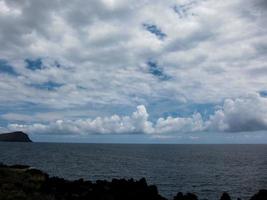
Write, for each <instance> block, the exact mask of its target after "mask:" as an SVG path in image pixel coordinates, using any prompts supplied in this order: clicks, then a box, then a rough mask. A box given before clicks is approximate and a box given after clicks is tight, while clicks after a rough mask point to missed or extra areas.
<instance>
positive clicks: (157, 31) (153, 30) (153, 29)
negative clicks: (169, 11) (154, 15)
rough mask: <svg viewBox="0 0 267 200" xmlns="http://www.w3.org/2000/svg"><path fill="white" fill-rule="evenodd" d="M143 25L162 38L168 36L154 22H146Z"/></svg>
mask: <svg viewBox="0 0 267 200" xmlns="http://www.w3.org/2000/svg"><path fill="white" fill-rule="evenodd" d="M143 26H144V27H145V29H146V30H147V31H149V32H150V33H152V34H154V35H155V36H156V37H157V38H158V39H160V40H164V39H165V38H166V37H167V34H166V33H164V32H163V31H162V30H161V29H160V28H159V27H157V26H156V25H154V24H147V23H144V24H143Z"/></svg>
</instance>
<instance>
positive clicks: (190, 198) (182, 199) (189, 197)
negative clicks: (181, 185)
mask: <svg viewBox="0 0 267 200" xmlns="http://www.w3.org/2000/svg"><path fill="white" fill-rule="evenodd" d="M173 200H198V198H197V196H196V195H195V194H193V193H187V194H185V195H184V194H183V193H182V192H178V193H177V195H176V196H175V197H174V198H173Z"/></svg>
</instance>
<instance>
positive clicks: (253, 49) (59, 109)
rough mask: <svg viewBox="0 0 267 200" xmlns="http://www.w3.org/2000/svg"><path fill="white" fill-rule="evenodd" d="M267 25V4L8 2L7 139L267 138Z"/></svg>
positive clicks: (0, 118) (208, 0)
mask: <svg viewBox="0 0 267 200" xmlns="http://www.w3.org/2000/svg"><path fill="white" fill-rule="evenodd" d="M266 27H267V1H266V0H224V1H217V0H132V1H125V0H89V1H86V0H76V1H73V0H64V1H63V0H53V1H44V0H0V132H6V131H13V130H22V131H25V132H27V133H29V134H30V135H31V136H32V137H33V138H35V139H36V140H40V141H60V140H64V141H73V140H76V141H80V142H88V141H89V142H90V141H94V142H113V141H115V142H116V141H117V142H131V141H133V142H144V141H147V142H166V141H167V142H178V143H195V142H196V143H198V142H200V143H213V142H214V143H218V142H231V141H233V142H235V143H239V142H240V143H250V142H251V143H255V142H256V143H257V142H263V143H264V142H265V143H266V142H267V28H266ZM73 138H75V139H73Z"/></svg>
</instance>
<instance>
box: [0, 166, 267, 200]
mask: <svg viewBox="0 0 267 200" xmlns="http://www.w3.org/2000/svg"><path fill="white" fill-rule="evenodd" d="M0 199H1V200H20V199H24V200H167V199H166V198H164V197H163V196H161V195H160V194H159V193H158V189H157V187H156V186H155V185H148V184H147V182H146V179H145V178H142V179H140V180H137V181H136V180H133V179H129V180H126V179H112V181H106V180H98V181H96V182H91V181H85V180H83V179H79V180H75V181H69V180H65V179H63V178H58V177H50V176H49V175H48V174H46V173H44V172H42V171H40V170H38V169H34V168H31V167H29V166H25V165H12V166H8V165H5V164H2V163H0ZM173 200H198V197H197V196H196V195H195V194H193V193H186V194H183V193H181V192H178V193H177V195H176V196H174V197H173ZM219 200H231V197H230V195H229V194H228V193H226V192H224V193H223V194H222V195H221V198H220V199H219ZM238 200H240V199H239V198H238ZM244 200H245V199H244ZM249 200H267V190H259V192H258V193H256V194H255V195H253V196H252V197H251V198H250V199H249Z"/></svg>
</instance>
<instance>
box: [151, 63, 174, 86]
mask: <svg viewBox="0 0 267 200" xmlns="http://www.w3.org/2000/svg"><path fill="white" fill-rule="evenodd" d="M147 65H148V71H149V73H150V74H152V75H153V76H155V77H157V78H158V79H160V80H162V81H166V80H169V79H170V78H171V77H170V76H169V75H167V74H165V73H164V71H163V69H162V68H161V67H160V66H158V64H157V62H154V61H148V62H147Z"/></svg>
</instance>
